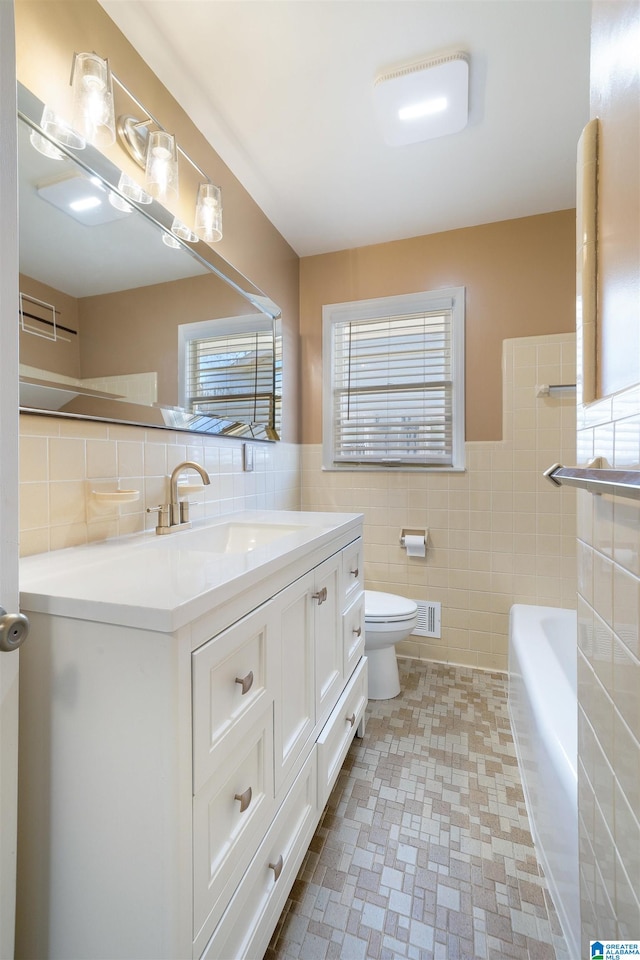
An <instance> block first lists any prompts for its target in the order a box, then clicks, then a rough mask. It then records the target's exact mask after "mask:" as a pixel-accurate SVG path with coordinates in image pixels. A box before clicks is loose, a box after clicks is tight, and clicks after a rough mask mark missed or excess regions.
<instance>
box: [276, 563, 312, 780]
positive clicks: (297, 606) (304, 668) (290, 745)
mask: <svg viewBox="0 0 640 960" xmlns="http://www.w3.org/2000/svg"><path fill="white" fill-rule="evenodd" d="M313 592H314V575H313V572H311V573H308V574H306V575H305V576H304V577H301V578H300V579H299V580H296V582H295V583H293V584H291V586H290V587H287V588H286V589H285V590H283V591H282V593H280V594H278V595H277V596H276V597H274V599H273V600H272V601H271V605H272V607H273V615H274V617H275V619H276V620H277V623H278V625H279V634H280V644H279V651H278V666H277V674H278V680H277V687H278V693H277V695H276V697H275V703H274V714H275V737H274V751H275V786H276V793H278V792H279V791H280V789H281V787H282V785H283V783H284V782H285V780H286V779H287V778H288V777H289V775H290V774H291V771H292V770H293V768H294V766H295V764H296V761H297V760H298V758H299V757H300V756H301V754H302V751H303V749H304V747H305V744H306V743H307V740H308V739H309V736H310V735H311V731H312V730H313V727H314V725H315V718H316V708H315V693H314V682H313V678H314V652H313V650H314V643H313V640H314V637H313V617H314V605H315V601H314V600H313V597H312V594H313Z"/></svg>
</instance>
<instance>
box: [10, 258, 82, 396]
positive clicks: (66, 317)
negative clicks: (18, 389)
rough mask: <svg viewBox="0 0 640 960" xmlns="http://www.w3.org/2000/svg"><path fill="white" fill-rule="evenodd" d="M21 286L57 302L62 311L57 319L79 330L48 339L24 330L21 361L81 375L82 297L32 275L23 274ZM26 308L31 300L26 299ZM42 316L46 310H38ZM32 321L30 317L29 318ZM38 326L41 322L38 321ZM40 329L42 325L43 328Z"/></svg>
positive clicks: (32, 294) (53, 302) (21, 339)
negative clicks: (79, 307) (79, 311)
mask: <svg viewBox="0 0 640 960" xmlns="http://www.w3.org/2000/svg"><path fill="white" fill-rule="evenodd" d="M20 290H21V292H22V293H26V294H28V295H29V296H31V297H36V298H37V299H38V300H43V301H44V302H45V303H49V304H51V305H52V306H55V307H56V309H57V310H59V311H60V313H59V319H57V320H56V322H58V323H61V324H63V326H65V327H69V328H70V329H71V330H75V331H76V335H74V334H72V333H67V332H66V331H64V330H61V331H60V334H61V339H60V340H57V341H56V342H52V341H51V340H45V339H44V338H43V337H39V336H34V334H31V333H26V332H25V331H23V330H20V363H26V364H27V365H28V366H30V367H39V368H40V369H42V370H50V371H51V372H52V373H57V374H62V375H63V376H65V377H79V376H81V373H80V318H79V316H78V301H77V300H76V298H75V297H69V296H67V294H66V293H62V292H61V291H60V290H55V289H54V288H53V287H50V286H48V285H47V284H46V283H40V281H39V280H34V279H33V278H32V277H26V276H25V275H24V274H22V273H21V274H20ZM24 309H25V310H29V309H30V307H29V304H28V303H25V307H24ZM34 312H36V314H37V315H38V316H45V315H46V311H42V310H41V311H34ZM25 323H26V324H28V323H29V320H28V319H25ZM35 326H36V327H37V326H38V325H37V324H35ZM39 329H40V330H41V329H42V327H40V328H39Z"/></svg>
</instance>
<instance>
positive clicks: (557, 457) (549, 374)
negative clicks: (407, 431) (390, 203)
mask: <svg viewBox="0 0 640 960" xmlns="http://www.w3.org/2000/svg"><path fill="white" fill-rule="evenodd" d="M502 369H503V374H504V377H503V382H504V388H503V395H504V414H505V416H504V439H503V440H484V441H482V440H476V441H467V443H466V450H465V454H466V463H467V469H466V471H465V472H464V473H450V474H446V473H444V474H433V473H432V474H429V473H416V472H415V471H414V472H408V471H392V472H386V473H383V472H366V473H363V472H360V473H356V472H351V471H350V472H348V473H336V472H323V471H322V450H321V445H320V444H305V445H304V446H303V448H302V449H303V460H302V465H303V473H302V507H303V509H309V510H347V511H349V510H357V511H362V512H363V513H364V518H365V526H364V542H365V551H364V553H365V583H366V586H367V588H369V589H375V590H382V591H385V592H388V593H399V594H402V595H404V596H409V597H411V598H413V599H415V600H430V601H439V602H440V603H441V604H442V637H441V638H440V639H427V638H421V637H417V636H412V637H410V638H409V640H407V641H406V642H405V643H403V644H400V645H399V652H400V653H402V654H404V655H405V656H410V657H416V658H418V659H427V660H440V661H443V662H446V663H462V664H467V665H469V666H474V667H484V668H486V669H492V670H495V669H497V670H506V669H507V638H508V619H509V610H510V608H511V605H512V604H513V603H540V604H545V605H549V606H563V607H571V608H573V607H575V594H576V577H575V568H576V562H575V556H576V540H575V496H574V492H573V491H572V490H569V489H564V490H558V489H553V488H552V487H551V485H550V484H549V482H548V481H547V480H546V479H545V478H544V477H543V471H544V470H546V469H547V467H549V466H551V465H552V464H553V463H556V462H558V461H559V462H562V463H573V462H574V457H575V424H576V410H575V396H574V395H572V394H569V393H566V394H565V393H562V394H558V395H557V396H554V397H537V396H536V393H537V391H536V385H537V384H542V383H575V334H573V333H567V334H556V335H552V336H548V337H524V338H520V339H517V340H506V341H505V342H504V351H503V365H502ZM405 527H409V528H411V529H415V528H417V529H428V531H429V539H428V548H427V554H426V557H425V558H424V559H417V558H412V557H408V556H407V554H406V551H405V550H403V549H402V548H401V546H400V543H399V540H400V532H401V530H402V529H403V528H405Z"/></svg>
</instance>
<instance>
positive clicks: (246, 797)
mask: <svg viewBox="0 0 640 960" xmlns="http://www.w3.org/2000/svg"><path fill="white" fill-rule="evenodd" d="M233 799H234V800H239V801H240V813H244V812H245V810H246V809H247V807H248V806H249V804H250V803H251V787H247V789H246V790H245V792H244V793H236V795H235V797H234V798H233Z"/></svg>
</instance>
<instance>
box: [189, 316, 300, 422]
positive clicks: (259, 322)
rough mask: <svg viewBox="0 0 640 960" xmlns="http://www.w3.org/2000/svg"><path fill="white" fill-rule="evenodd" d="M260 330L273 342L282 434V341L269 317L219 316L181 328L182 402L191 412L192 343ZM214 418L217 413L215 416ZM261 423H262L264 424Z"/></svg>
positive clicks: (276, 406) (275, 410) (275, 404)
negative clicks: (189, 371)
mask: <svg viewBox="0 0 640 960" xmlns="http://www.w3.org/2000/svg"><path fill="white" fill-rule="evenodd" d="M256 331H259V332H261V333H267V334H269V335H270V336H271V337H272V340H273V381H272V382H273V399H272V404H273V421H274V422H273V423H272V424H269V426H273V427H275V428H276V430H277V431H278V432H279V429H280V418H281V409H280V408H281V396H280V390H279V385H280V382H281V379H282V359H281V357H279V356H278V340H279V338H278V337H277V335H276V331H275V329H274V321H273V320H272V318H271V317H269V316H268V315H266V314H264V315H263V314H257V313H252V314H243V315H239V316H232V317H219V318H215V319H212V320H198V321H195V322H193V323H185V324H179V326H178V403H179V405H180V406H181V407H182V408H184V409H185V410H190V407H189V404H188V402H187V401H188V397H187V379H188V377H187V355H188V350H189V344H190V343H191V341H193V340H206V339H214V338H216V337H226V336H235V335H237V334H246V335H247V336H250V335H253V334H255V333H256ZM212 416H213V414H212ZM260 422H261V421H260Z"/></svg>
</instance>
